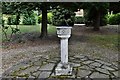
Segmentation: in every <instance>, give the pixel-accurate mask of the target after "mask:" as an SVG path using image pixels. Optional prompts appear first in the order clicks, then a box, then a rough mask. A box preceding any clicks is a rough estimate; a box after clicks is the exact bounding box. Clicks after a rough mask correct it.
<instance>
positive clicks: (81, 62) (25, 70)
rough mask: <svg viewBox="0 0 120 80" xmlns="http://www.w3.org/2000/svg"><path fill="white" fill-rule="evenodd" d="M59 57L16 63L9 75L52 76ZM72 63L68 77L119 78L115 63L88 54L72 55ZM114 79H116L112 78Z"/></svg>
mask: <svg viewBox="0 0 120 80" xmlns="http://www.w3.org/2000/svg"><path fill="white" fill-rule="evenodd" d="M58 61H59V60H58V57H56V58H54V59H50V60H47V59H46V58H42V57H40V58H36V60H35V58H33V60H32V59H31V60H27V61H25V62H21V63H19V64H16V65H14V66H13V67H12V68H10V69H9V70H7V71H6V73H7V74H8V75H6V76H9V77H20V78H29V79H33V78H36V79H40V78H47V77H49V75H50V74H52V75H51V76H56V75H55V74H54V70H53V68H54V67H55V65H56V64H57V62H58ZM69 62H70V64H72V66H73V73H72V76H67V77H68V78H87V77H88V78H89V77H90V78H93V79H94V78H100V79H101V78H105V79H108V78H117V77H118V71H119V70H118V67H117V66H116V65H114V64H110V63H107V62H104V61H102V60H98V59H97V60H95V59H90V58H88V57H86V56H81V55H80V56H78V55H77V56H76V58H75V57H72V56H71V57H70V59H69ZM112 80H114V79H112Z"/></svg>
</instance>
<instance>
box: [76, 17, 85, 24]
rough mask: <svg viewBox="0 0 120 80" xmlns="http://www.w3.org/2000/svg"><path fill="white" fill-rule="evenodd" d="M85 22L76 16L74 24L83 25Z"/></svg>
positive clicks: (82, 18)
mask: <svg viewBox="0 0 120 80" xmlns="http://www.w3.org/2000/svg"><path fill="white" fill-rule="evenodd" d="M84 21H85V18H84V17H81V16H76V17H75V23H76V24H83V23H84Z"/></svg>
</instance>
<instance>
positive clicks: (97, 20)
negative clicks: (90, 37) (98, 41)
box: [93, 11, 100, 31]
mask: <svg viewBox="0 0 120 80" xmlns="http://www.w3.org/2000/svg"><path fill="white" fill-rule="evenodd" d="M93 30H94V31H99V30H100V11H98V12H97V13H96V16H95V19H94V27H93Z"/></svg>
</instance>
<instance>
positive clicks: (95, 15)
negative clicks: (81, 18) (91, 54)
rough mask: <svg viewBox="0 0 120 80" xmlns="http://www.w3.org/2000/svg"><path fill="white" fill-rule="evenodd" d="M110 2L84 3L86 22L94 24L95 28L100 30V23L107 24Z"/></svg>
mask: <svg viewBox="0 0 120 80" xmlns="http://www.w3.org/2000/svg"><path fill="white" fill-rule="evenodd" d="M108 7H109V4H108V3H99V2H96V3H84V8H85V11H86V12H85V19H86V24H90V25H92V26H94V30H99V26H100V25H105V24H106V18H105V15H106V14H107V9H108Z"/></svg>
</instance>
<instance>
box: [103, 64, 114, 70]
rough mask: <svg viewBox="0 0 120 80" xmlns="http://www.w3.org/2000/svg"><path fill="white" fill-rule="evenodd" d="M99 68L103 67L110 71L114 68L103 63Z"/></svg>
mask: <svg viewBox="0 0 120 80" xmlns="http://www.w3.org/2000/svg"><path fill="white" fill-rule="evenodd" d="M101 68H104V69H107V70H110V71H113V70H114V69H113V68H111V67H109V66H106V65H103V66H102V67H101Z"/></svg>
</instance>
